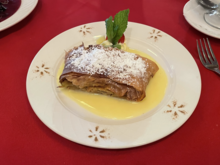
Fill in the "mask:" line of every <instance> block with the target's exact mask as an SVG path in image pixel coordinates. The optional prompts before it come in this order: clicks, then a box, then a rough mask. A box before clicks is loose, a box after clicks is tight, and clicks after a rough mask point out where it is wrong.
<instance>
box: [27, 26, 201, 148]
mask: <svg viewBox="0 0 220 165" xmlns="http://www.w3.org/2000/svg"><path fill="white" fill-rule="evenodd" d="M100 34H102V35H105V23H104V22H95V23H89V24H86V25H81V26H78V27H75V28H72V29H70V30H67V31H65V32H63V33H61V34H59V35H58V36H56V37H55V38H53V39H52V40H50V41H49V42H48V43H47V44H46V45H45V46H44V47H43V48H42V49H41V50H40V51H39V52H38V53H37V55H36V56H35V58H34V59H33V61H32V63H31V65H30V68H29V71H28V74H27V81H26V88H27V95H28V99H29V101H30V104H31V106H32V108H33V110H34V112H35V113H36V115H37V116H38V117H39V118H40V120H41V121H42V122H43V123H44V124H45V125H47V126H48V127H49V128H50V129H51V130H53V131H54V132H56V133H57V134H59V135H61V136H63V137H64V138H67V139H69V140H71V141H74V142H76V143H80V144H83V145H87V146H91V147H98V148H107V149H113V148H117V149H119V148H130V147H136V146H141V145H144V144H148V143H151V142H154V141H156V140H159V139H161V138H163V137H165V136H167V135H169V134H170V133H172V132H173V131H175V130H176V129H178V128H179V127H180V126H181V125H182V124H183V123H184V122H186V121H187V119H188V118H189V117H190V115H191V114H192V113H193V111H194V109H195V107H196V105H197V103H198V100H199V97H200V92H201V78H200V73H199V70H198V67H197V65H196V63H195V61H194V59H193V58H192V56H191V54H190V53H189V52H188V51H187V50H186V49H185V48H184V47H183V46H182V45H181V44H180V43H179V42H178V41H176V40H175V39H174V38H172V37H171V36H169V35H168V34H166V33H164V32H162V31H160V30H158V29H155V28H153V27H150V26H146V25H142V24H138V23H132V22H129V24H128V28H127V30H126V32H125V36H126V39H127V44H128V46H129V47H131V48H133V49H137V50H140V51H142V52H145V53H147V54H149V55H150V56H152V57H153V58H154V59H155V60H156V61H157V62H158V63H159V64H160V65H161V66H162V67H163V68H164V70H165V71H166V74H167V76H168V80H169V82H168V83H169V85H168V87H167V90H166V94H165V97H164V99H163V101H162V102H161V103H160V104H159V105H158V106H157V107H156V108H154V109H152V110H151V111H150V112H148V113H146V114H144V115H141V116H139V117H136V118H132V119H127V120H111V119H105V118H102V117H99V116H96V115H94V114H92V113H90V112H88V111H87V110H85V109H84V108H82V107H80V106H79V105H78V104H76V103H75V102H73V101H72V100H70V99H69V98H68V97H66V96H65V95H64V94H63V93H62V92H61V91H60V89H58V88H56V87H57V84H56V74H57V72H58V68H59V66H60V65H61V63H62V62H63V58H64V54H65V53H64V52H65V50H68V49H70V48H72V47H74V46H78V45H80V44H81V43H82V42H84V43H85V45H88V44H92V43H93V42H94V41H93V36H95V35H100Z"/></svg>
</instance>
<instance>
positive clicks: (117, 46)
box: [112, 44, 121, 49]
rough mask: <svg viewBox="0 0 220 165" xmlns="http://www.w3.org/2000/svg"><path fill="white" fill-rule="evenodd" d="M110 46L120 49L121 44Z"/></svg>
mask: <svg viewBox="0 0 220 165" xmlns="http://www.w3.org/2000/svg"><path fill="white" fill-rule="evenodd" d="M112 47H113V48H118V49H121V45H119V44H115V45H112Z"/></svg>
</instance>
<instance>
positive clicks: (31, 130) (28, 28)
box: [0, 0, 220, 165]
mask: <svg viewBox="0 0 220 165" xmlns="http://www.w3.org/2000/svg"><path fill="white" fill-rule="evenodd" d="M186 3H187V0H179V1H176V0H166V1H159V0H147V1H144V0H136V1H134V0H112V1H103V0H65V1H62V0H54V1H52V0H39V2H38V4H37V6H36V8H35V9H34V11H33V12H32V13H31V14H30V15H29V16H28V17H27V18H25V19H24V20H23V21H21V22H19V23H18V24H16V25H14V26H12V27H11V28H8V29H6V30H4V31H1V32H0V56H1V60H0V70H1V94H0V105H1V108H0V133H1V136H0V164H1V165H10V164H16V165H23V164H32V165H35V164H36V165H37V164H53V165H56V164H57V165H58V164H59V165H61V164H95V165H97V164H106V165H107V164H140V165H141V164H178V165H186V164H187V165H188V164H200V165H201V164H204V165H207V164H216V165H217V164H219V163H220V157H219V153H220V138H219V137H220V77H219V76H218V75H217V74H215V73H213V72H211V71H209V70H207V69H205V68H204V67H203V66H202V64H201V62H200V61H199V57H198V53H197V49H196V39H199V38H204V37H207V36H206V35H205V34H202V33H200V32H199V31H197V30H195V29H194V28H193V27H191V26H190V25H189V24H188V23H187V22H186V20H185V18H184V16H183V7H184V5H185V4H186ZM127 8H129V9H130V15H129V21H131V22H137V23H142V24H145V25H149V26H152V27H155V28H157V29H160V30H162V31H164V32H165V33H167V34H169V35H171V36H172V37H174V38H175V39H176V40H178V41H179V42H180V43H181V44H182V45H183V46H185V47H186V49H187V50H188V51H189V52H190V53H191V55H192V56H193V58H194V59H195V61H196V63H197V65H198V67H199V70H200V73H201V79H202V92H201V97H200V101H199V103H198V105H197V107H196V109H195V111H194V113H193V114H192V116H191V117H190V118H189V120H188V121H187V122H186V123H185V124H184V125H183V126H182V127H180V128H179V129H178V130H177V131H175V132H174V133H172V134H171V135H169V136H167V137H166V138H163V139H161V140H159V141H157V142H154V143H151V144H148V145H144V146H141V147H137V148H132V149H123V150H104V149H96V148H90V147H86V146H82V145H79V144H76V143H74V142H71V141H69V140H66V139H64V138H62V137H61V136H59V135H57V134H56V133H54V132H53V131H51V130H50V129H49V128H47V126H45V125H44V124H43V123H42V122H41V121H40V120H39V118H38V117H37V116H36V115H35V113H34V111H33V110H32V108H31V106H30V104H29V102H28V98H27V94H26V76H27V71H28V68H29V65H30V63H31V61H32V60H33V58H34V56H35V55H36V54H37V52H38V51H39V50H40V49H41V47H42V46H44V44H46V43H47V42H48V41H49V40H50V39H52V38H53V37H55V36H56V35H58V34H59V33H61V32H63V31H65V30H68V29H70V28H72V27H75V26H78V25H82V24H85V23H90V22H96V21H104V20H105V19H106V18H107V17H109V16H110V15H114V14H115V13H117V12H118V11H119V10H123V9H127ZM209 40H210V42H211V44H212V48H213V50H214V52H215V55H216V58H217V59H218V61H219V62H220V40H219V39H214V38H212V37H209Z"/></svg>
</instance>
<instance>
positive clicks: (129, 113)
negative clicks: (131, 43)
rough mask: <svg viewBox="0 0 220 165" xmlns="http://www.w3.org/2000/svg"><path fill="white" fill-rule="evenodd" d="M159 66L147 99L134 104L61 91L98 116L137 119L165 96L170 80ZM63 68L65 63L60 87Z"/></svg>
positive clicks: (91, 94)
mask: <svg viewBox="0 0 220 165" xmlns="http://www.w3.org/2000/svg"><path fill="white" fill-rule="evenodd" d="M127 51H128V52H131V53H135V54H139V55H141V56H143V57H147V58H148V59H150V60H152V61H154V62H156V61H155V60H154V59H153V58H152V57H150V56H149V55H147V54H145V53H143V52H140V51H137V50H133V49H128V50H127ZM157 65H158V66H159V70H158V71H157V73H156V74H155V75H154V77H153V78H152V79H151V80H150V82H149V84H148V86H147V89H146V97H145V98H144V99H143V100H142V101H140V102H133V101H128V100H124V99H119V98H115V97H111V96H106V95H101V94H94V93H87V92H83V91H78V90H76V91H75V90H68V89H61V90H62V92H64V94H65V95H66V96H67V97H69V98H71V99H72V100H73V101H75V102H76V103H78V104H79V105H80V106H82V107H83V108H85V109H86V110H88V111H90V112H92V113H94V114H96V115H98V116H101V117H104V118H110V119H118V120H122V119H129V118H133V117H137V116H140V115H142V114H144V113H146V112H148V111H150V110H151V109H153V108H154V107H156V106H157V105H158V104H159V103H160V102H161V101H162V99H163V97H164V95H165V92H166V87H167V84H168V78H167V75H166V73H165V71H164V69H163V68H162V67H161V66H160V65H159V64H157ZM63 68H64V63H63V64H62V65H61V66H60V68H59V70H58V73H57V78H56V79H57V86H59V85H60V83H59V77H60V75H61V74H62V71H63Z"/></svg>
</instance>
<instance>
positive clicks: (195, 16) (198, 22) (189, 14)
mask: <svg viewBox="0 0 220 165" xmlns="http://www.w3.org/2000/svg"><path fill="white" fill-rule="evenodd" d="M207 11H208V10H206V9H204V8H203V7H201V6H200V5H198V3H197V1H196V0H191V1H188V2H187V3H186V4H185V6H184V8H183V15H184V16H185V19H186V21H187V22H188V23H189V24H190V25H191V26H192V27H194V28H195V29H197V30H198V31H200V32H202V33H204V34H207V35H208V36H211V37H214V38H218V39H220V30H219V29H216V28H214V27H212V26H210V25H208V24H207V23H206V22H205V21H204V19H203V14H204V13H206V12H207Z"/></svg>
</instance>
